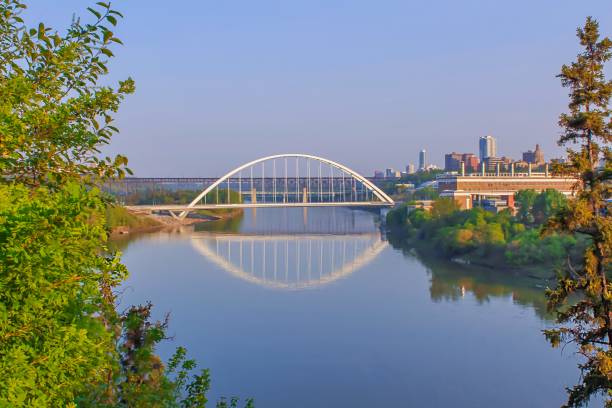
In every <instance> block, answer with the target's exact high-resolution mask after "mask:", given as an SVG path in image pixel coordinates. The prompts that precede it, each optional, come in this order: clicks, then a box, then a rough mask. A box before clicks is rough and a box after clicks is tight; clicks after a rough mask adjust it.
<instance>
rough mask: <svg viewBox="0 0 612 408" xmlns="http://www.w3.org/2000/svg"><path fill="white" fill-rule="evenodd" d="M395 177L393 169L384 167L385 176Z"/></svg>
mask: <svg viewBox="0 0 612 408" xmlns="http://www.w3.org/2000/svg"><path fill="white" fill-rule="evenodd" d="M393 177H395V170H393V169H392V168H388V169H385V178H393Z"/></svg>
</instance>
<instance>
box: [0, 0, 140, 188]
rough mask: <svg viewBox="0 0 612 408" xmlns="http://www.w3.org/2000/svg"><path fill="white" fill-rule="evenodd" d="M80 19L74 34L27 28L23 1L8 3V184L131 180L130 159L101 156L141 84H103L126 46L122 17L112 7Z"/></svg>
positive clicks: (4, 19) (2, 15)
mask: <svg viewBox="0 0 612 408" xmlns="http://www.w3.org/2000/svg"><path fill="white" fill-rule="evenodd" d="M97 5H98V7H97V8H95V9H94V8H89V9H88V10H89V11H90V12H91V13H92V15H93V17H94V22H92V23H82V22H81V20H80V19H74V20H73V22H72V24H71V25H70V27H69V28H68V30H67V32H66V33H59V32H58V31H54V30H53V29H51V28H49V27H46V26H45V25H44V23H40V24H39V25H38V27H36V28H29V27H27V26H26V25H25V24H24V22H23V19H22V17H21V14H22V12H23V10H24V9H25V8H26V6H25V4H23V3H22V2H21V1H19V0H5V1H2V2H0V178H1V179H3V180H5V181H6V180H9V181H17V182H21V183H24V184H26V185H29V186H40V185H47V186H57V185H61V184H62V183H63V182H65V181H67V180H70V179H74V178H80V179H82V180H84V181H85V182H91V183H93V182H94V181H96V180H98V179H99V178H109V177H114V176H123V175H124V174H125V172H126V171H127V172H129V170H128V169H126V168H125V165H127V159H126V158H125V157H123V156H121V155H118V156H116V157H114V158H110V157H106V158H104V159H100V158H99V157H98V154H99V153H100V152H99V148H100V146H102V145H104V144H107V143H109V142H110V139H111V136H112V135H113V134H114V133H116V132H117V131H118V130H117V128H116V127H114V126H113V124H112V122H113V118H112V115H113V113H114V112H116V111H117V109H118V108H119V104H120V103H121V101H122V100H123V98H124V97H125V95H127V94H130V93H132V92H133V91H134V81H132V80H131V79H129V78H128V79H127V80H125V81H120V82H119V84H118V85H117V87H115V88H112V87H109V86H102V85H100V80H101V79H102V78H103V76H104V75H105V74H107V72H108V68H107V62H108V59H109V58H111V57H112V56H113V52H112V51H111V48H112V45H114V44H120V43H121V41H120V40H119V39H118V38H117V37H115V35H114V33H113V31H112V29H113V27H114V26H115V25H116V24H117V22H118V19H119V18H121V17H122V15H121V13H119V12H118V11H115V10H113V9H111V7H110V4H107V3H103V2H98V3H97Z"/></svg>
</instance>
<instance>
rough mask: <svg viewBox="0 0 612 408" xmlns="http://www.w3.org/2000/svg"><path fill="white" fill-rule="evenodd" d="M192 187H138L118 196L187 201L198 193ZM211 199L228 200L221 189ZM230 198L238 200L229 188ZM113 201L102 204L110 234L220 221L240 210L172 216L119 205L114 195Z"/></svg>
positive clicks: (136, 200) (144, 201)
mask: <svg viewBox="0 0 612 408" xmlns="http://www.w3.org/2000/svg"><path fill="white" fill-rule="evenodd" d="M198 193H199V191H196V190H184V189H183V190H172V191H171V190H142V191H136V192H132V193H130V194H129V195H127V196H124V197H122V199H123V200H122V201H123V202H125V203H128V204H131V205H146V204H179V203H189V202H191V200H193V198H195V197H196V196H197V195H198ZM210 199H211V201H213V202H214V200H218V201H219V202H225V201H227V200H228V196H227V192H226V191H221V192H219V195H218V196H215V197H214V198H212V197H211V198H210ZM229 199H230V200H231V202H239V201H240V195H239V194H238V193H237V192H235V191H230V193H229ZM113 201H114V202H115V204H113V205H109V206H108V207H107V208H106V227H107V229H108V231H110V234H111V236H117V235H124V234H131V233H145V232H155V231H159V230H160V229H164V228H167V227H175V226H176V225H177V224H178V225H192V224H198V223H203V222H210V221H221V220H227V219H230V218H234V217H237V216H239V215H241V214H242V210H241V209H219V210H198V211H193V212H192V213H190V214H189V216H188V217H186V218H185V219H183V220H180V221H178V220H176V219H175V218H172V217H171V216H170V215H152V214H149V213H146V212H138V211H131V210H128V209H127V208H125V207H123V206H122V205H120V204H119V203H118V202H117V201H118V200H117V197H113Z"/></svg>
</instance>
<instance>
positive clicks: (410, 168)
mask: <svg viewBox="0 0 612 408" xmlns="http://www.w3.org/2000/svg"><path fill="white" fill-rule="evenodd" d="M415 171H416V170H415V168H414V164H412V163H409V164H408V165H407V166H406V173H407V174H414V173H415Z"/></svg>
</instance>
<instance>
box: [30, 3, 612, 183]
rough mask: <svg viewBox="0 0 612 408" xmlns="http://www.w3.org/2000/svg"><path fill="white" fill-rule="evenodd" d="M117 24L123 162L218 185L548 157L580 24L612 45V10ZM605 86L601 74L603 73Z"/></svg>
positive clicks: (132, 16) (179, 8)
mask: <svg viewBox="0 0 612 408" xmlns="http://www.w3.org/2000/svg"><path fill="white" fill-rule="evenodd" d="M28 3H29V11H28V12H27V14H26V17H27V20H28V21H30V22H38V21H41V20H43V21H45V22H46V23H47V24H48V25H49V24H51V25H53V26H54V27H57V28H60V27H65V26H66V25H67V24H68V23H69V22H70V19H71V16H72V14H73V12H77V13H78V14H81V15H87V12H86V11H85V8H86V6H87V5H89V4H90V3H93V2H88V1H85V0H55V1H49V0H32V1H29V2H28ZM113 3H114V5H115V8H117V9H119V10H120V11H122V12H123V13H124V15H125V19H124V20H123V21H122V22H121V23H120V27H119V28H118V29H117V31H116V32H117V35H118V36H119V37H120V38H121V39H122V40H123V41H124V44H125V46H123V47H120V48H118V49H117V50H116V55H117V58H116V59H115V60H114V61H113V63H112V71H113V73H112V77H111V78H112V79H122V78H125V77H127V76H128V75H130V76H132V77H133V78H134V79H135V80H136V86H137V92H136V94H135V95H133V96H131V97H129V99H128V100H127V101H126V102H125V104H124V105H123V106H122V109H121V111H120V114H119V115H118V121H117V124H118V125H119V127H120V129H121V134H120V135H119V136H117V137H116V138H115V140H114V141H113V144H112V146H111V147H110V148H109V149H108V151H109V152H110V153H124V154H126V155H127V156H128V157H129V159H130V167H132V169H133V170H135V172H136V175H139V176H215V175H221V174H223V173H225V171H227V170H229V169H231V168H233V167H235V166H237V165H239V164H242V163H243V162H246V161H248V160H251V159H254V158H257V157H260V156H264V155H268V154H273V153H283V152H299V153H312V154H317V155H321V156H325V157H328V158H330V159H333V160H336V161H339V162H342V163H344V164H346V165H348V166H350V167H352V168H354V169H355V170H358V171H361V172H364V173H366V174H368V175H369V174H371V173H372V172H373V170H374V169H383V168H385V167H395V168H403V167H404V166H405V165H406V163H408V162H412V163H417V161H418V151H419V150H420V149H423V148H424V149H426V150H427V151H428V154H429V158H430V161H431V162H433V163H435V164H439V165H441V164H443V159H444V157H443V155H444V153H446V152H450V151H453V150H454V151H459V152H475V153H476V152H477V143H478V137H479V136H483V135H486V134H492V135H494V136H495V137H496V138H497V145H498V154H499V155H502V154H503V155H509V156H512V157H520V153H521V152H522V151H525V150H527V149H530V148H533V147H534V145H535V143H537V142H539V143H540V144H541V145H542V146H543V149H544V152H545V155H546V157H547V158H550V157H551V156H558V155H560V154H561V153H562V151H561V150H560V149H559V148H558V147H557V146H556V143H555V141H556V139H557V137H558V135H559V132H560V131H559V129H558V127H557V126H556V122H557V117H558V115H559V113H560V112H562V111H563V110H564V109H565V106H566V102H567V97H566V95H567V91H566V90H564V89H563V88H561V87H560V85H559V81H558V79H557V78H555V75H556V74H557V73H558V72H559V68H560V66H561V65H562V64H563V63H567V62H569V61H571V60H573V58H574V57H575V55H576V53H577V51H578V45H577V42H576V38H575V29H576V27H577V26H579V25H581V24H582V23H583V22H584V18H585V17H586V16H587V15H593V16H594V17H595V18H597V19H598V20H599V21H600V24H601V29H602V32H603V33H604V34H607V35H612V3H611V2H610V0H583V1H575V0H538V1H533V0H514V1H503V2H502V1H491V0H478V1H476V0H462V1H456V0H439V1H407V0H390V1H372V0H370V1H365V0H352V1H349V0H345V1H333V0H299V1H298V0H294V1H287V0H278V1H268V0H261V1H253V0H248V1H246V0H242V1H238V0H236V1H230V0H216V1H212V0H182V1H157V0H150V1H146V2H145V1H137V0H132V1H115V2H113ZM608 73H610V70H608Z"/></svg>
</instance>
